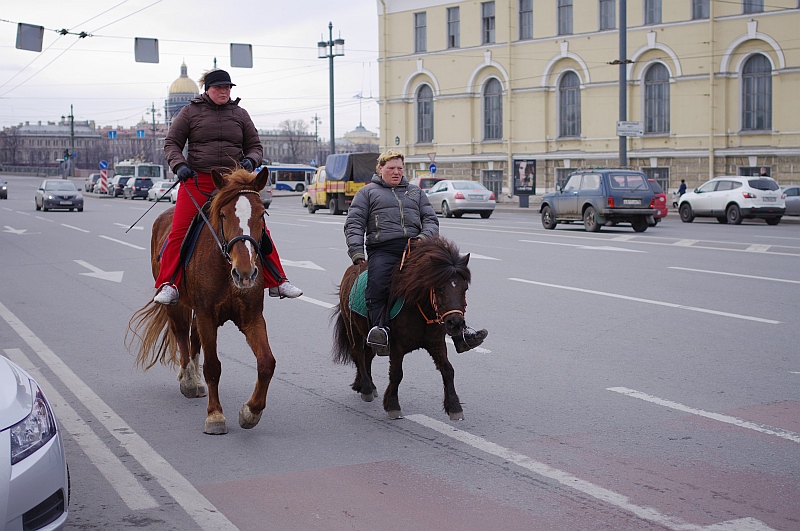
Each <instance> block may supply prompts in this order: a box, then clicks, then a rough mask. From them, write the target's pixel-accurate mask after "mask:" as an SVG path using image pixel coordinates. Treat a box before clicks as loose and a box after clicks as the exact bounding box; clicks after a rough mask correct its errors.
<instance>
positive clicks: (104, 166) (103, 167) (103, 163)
mask: <svg viewBox="0 0 800 531" xmlns="http://www.w3.org/2000/svg"><path fill="white" fill-rule="evenodd" d="M106 168H108V161H105V160H101V161H100V169H101V170H105V169H106Z"/></svg>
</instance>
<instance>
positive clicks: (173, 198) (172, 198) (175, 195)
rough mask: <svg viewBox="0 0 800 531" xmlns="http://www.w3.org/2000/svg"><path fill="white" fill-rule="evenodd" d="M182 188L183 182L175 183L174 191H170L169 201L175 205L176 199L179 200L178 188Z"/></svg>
mask: <svg viewBox="0 0 800 531" xmlns="http://www.w3.org/2000/svg"><path fill="white" fill-rule="evenodd" d="M180 188H181V183H180V182H178V184H176V185H175V188H173V189H172V191H171V192H170V193H169V202H170V203H172V204H173V205H174V204H175V201H177V200H178V190H180Z"/></svg>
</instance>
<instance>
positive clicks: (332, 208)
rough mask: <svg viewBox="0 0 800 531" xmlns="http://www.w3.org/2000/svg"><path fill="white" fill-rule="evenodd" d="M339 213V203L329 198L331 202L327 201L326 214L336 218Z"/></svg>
mask: <svg viewBox="0 0 800 531" xmlns="http://www.w3.org/2000/svg"><path fill="white" fill-rule="evenodd" d="M340 213H341V210H339V203H338V202H337V201H336V198H335V197H333V198H331V200H330V201H328V214H330V215H331V216H337V215H339V214H340Z"/></svg>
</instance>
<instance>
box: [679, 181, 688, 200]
mask: <svg viewBox="0 0 800 531" xmlns="http://www.w3.org/2000/svg"><path fill="white" fill-rule="evenodd" d="M685 193H686V181H685V180H683V179H681V185H680V186H679V187H678V197H680V196H682V195H683V194H685Z"/></svg>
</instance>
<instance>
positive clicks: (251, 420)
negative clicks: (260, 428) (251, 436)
mask: <svg viewBox="0 0 800 531" xmlns="http://www.w3.org/2000/svg"><path fill="white" fill-rule="evenodd" d="M261 413H263V411H260V412H259V413H258V414H254V413H253V412H252V411H250V408H249V407H248V405H247V404H245V405H243V406H242V409H240V410H239V426H241V427H242V428H244V429H246V430H249V429H250V428H255V427H256V424H258V421H259V420H261Z"/></svg>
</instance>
